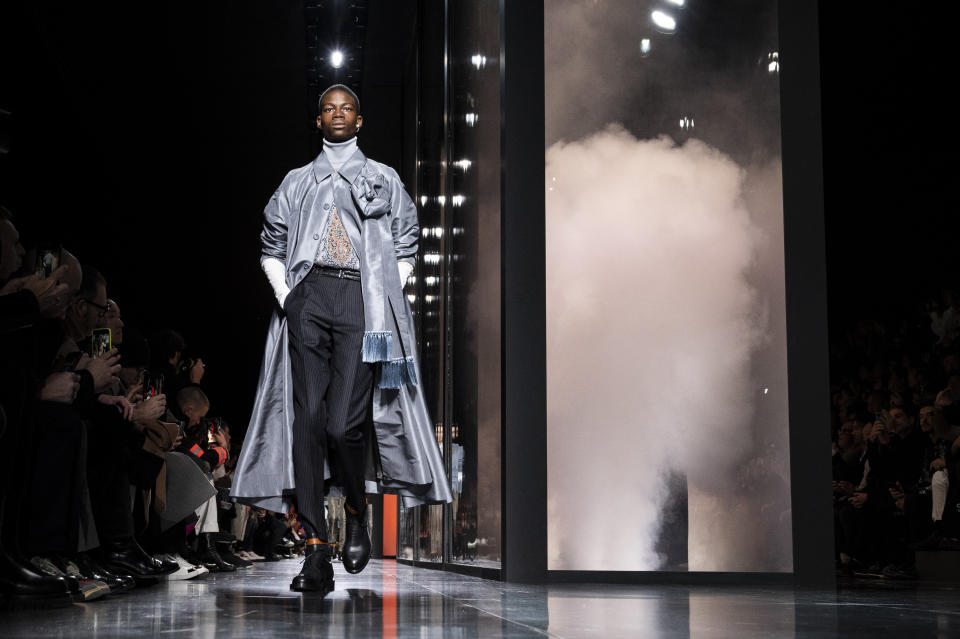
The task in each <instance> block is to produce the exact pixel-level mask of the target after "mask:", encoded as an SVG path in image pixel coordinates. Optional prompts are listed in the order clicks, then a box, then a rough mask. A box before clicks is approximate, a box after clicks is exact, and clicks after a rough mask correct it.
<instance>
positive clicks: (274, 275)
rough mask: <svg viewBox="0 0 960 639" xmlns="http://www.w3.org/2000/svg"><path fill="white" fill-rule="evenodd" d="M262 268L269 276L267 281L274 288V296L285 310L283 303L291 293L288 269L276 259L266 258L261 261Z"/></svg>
mask: <svg viewBox="0 0 960 639" xmlns="http://www.w3.org/2000/svg"><path fill="white" fill-rule="evenodd" d="M260 268H262V269H263V272H264V273H266V274H267V281H268V282H270V286H271V287H273V295H274V297H276V298H277V303H278V304H279V305H280V308H283V301H284V300H285V299H287V295H288V294H289V293H290V288H289V287H288V286H287V267H286V266H284V264H283V262H281V261H280V260H278V259H277V258H275V257H265V258H263V259H262V260H260Z"/></svg>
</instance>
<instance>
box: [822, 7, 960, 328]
mask: <svg viewBox="0 0 960 639" xmlns="http://www.w3.org/2000/svg"><path fill="white" fill-rule="evenodd" d="M819 4H820V9H819V12H820V29H821V37H820V51H821V83H822V97H823V154H824V161H823V168H824V196H825V205H826V209H825V213H826V232H827V251H828V253H827V258H828V267H829V270H828V277H829V294H830V300H829V301H830V320H831V324H832V328H838V327H840V326H843V325H844V324H846V323H848V322H849V321H850V319H851V318H857V317H873V316H882V315H883V314H884V313H886V312H893V313H895V314H898V315H901V316H902V315H903V308H902V306H901V305H902V304H903V303H904V301H907V302H908V303H910V304H913V300H914V299H915V298H916V297H917V296H918V295H920V296H922V295H930V294H935V293H937V292H938V290H939V288H940V287H942V286H946V285H953V286H956V282H957V279H956V278H957V273H958V272H960V269H958V266H960V260H958V257H960V251H958V250H957V249H958V241H957V237H958V236H957V234H956V226H957V225H956V223H955V222H953V220H952V218H953V217H955V208H956V201H957V196H956V193H955V192H954V190H953V189H952V188H951V185H952V182H953V173H954V172H955V170H954V168H953V165H954V164H955V162H954V158H953V156H954V151H953V148H954V145H953V142H954V141H955V139H956V133H955V132H954V131H953V126H952V116H951V115H950V113H949V112H950V108H951V106H950V105H951V101H950V100H949V99H948V98H947V93H948V92H949V91H951V90H952V81H951V80H950V77H951V76H950V72H949V68H950V60H951V59H952V55H953V54H952V47H953V41H954V37H953V34H952V30H953V28H954V27H953V24H952V22H951V21H949V20H944V19H943V16H942V15H941V11H942V9H939V8H938V7H936V6H933V5H931V6H929V7H924V8H923V9H919V10H918V11H917V12H916V13H915V14H914V13H910V14H908V13H905V12H903V11H900V10H898V9H896V8H894V7H893V6H889V7H888V6H887V5H875V6H870V7H865V6H864V5H862V4H858V3H844V2H820V3H819Z"/></svg>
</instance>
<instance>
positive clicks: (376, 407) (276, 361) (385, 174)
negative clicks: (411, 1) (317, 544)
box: [230, 149, 452, 512]
mask: <svg viewBox="0 0 960 639" xmlns="http://www.w3.org/2000/svg"><path fill="white" fill-rule="evenodd" d="M332 206H336V207H337V209H338V210H339V211H340V213H341V215H342V216H343V217H345V218H348V219H344V227H345V228H346V230H347V234H348V236H349V237H350V241H351V243H352V244H353V246H354V249H355V250H356V251H357V252H358V254H359V255H360V261H361V286H362V289H363V301H364V311H365V315H366V318H365V319H366V331H365V334H364V341H365V343H364V351H365V352H364V360H365V361H373V360H371V359H368V358H367V355H368V353H367V352H366V351H367V350H368V344H367V342H368V341H369V340H367V337H368V336H369V335H372V336H378V335H385V336H387V341H385V342H384V341H382V340H381V343H380V348H381V350H383V349H386V353H385V354H384V357H382V358H381V359H386V360H387V361H382V362H381V363H378V364H375V365H376V366H377V368H378V371H377V374H376V377H377V380H378V381H377V383H375V385H374V392H373V394H372V395H373V400H372V401H373V406H372V416H373V418H372V431H368V433H367V435H368V436H367V437H366V441H367V448H368V454H367V470H366V489H367V492H387V493H394V494H398V495H400V496H401V497H402V499H403V502H404V504H405V505H406V506H408V507H410V506H416V505H420V504H429V503H446V502H449V501H451V500H452V495H451V492H450V485H449V482H448V481H447V478H446V473H445V472H444V465H443V459H442V457H441V453H440V449H439V446H438V444H437V440H436V437H435V436H434V428H433V424H432V422H431V420H430V416H429V414H428V412H427V408H426V404H425V403H424V398H423V394H422V389H421V388H420V387H419V386H418V385H417V384H418V380H419V379H420V370H419V360H418V356H417V349H416V343H415V341H414V335H415V332H414V327H413V318H412V314H411V311H410V306H409V304H408V303H407V300H406V297H405V296H404V294H403V289H402V286H401V283H400V276H399V274H398V270H397V261H399V260H408V261H412V260H413V259H414V256H415V255H416V252H417V242H418V238H419V225H418V222H417V211H416V206H415V205H414V204H413V201H412V200H411V199H410V196H409V195H408V194H407V193H406V191H405V190H404V188H403V184H402V182H401V181H400V178H399V176H398V175H397V173H396V171H394V170H393V169H391V168H390V167H388V166H386V165H384V164H380V163H378V162H374V161H373V160H369V159H367V158H366V157H365V156H364V155H363V153H361V152H360V150H359V149H358V150H357V151H356V152H355V153H354V154H353V155H352V156H351V157H350V159H348V160H347V161H346V162H345V163H344V164H343V166H341V167H340V170H339V171H335V170H334V169H333V168H332V166H331V165H330V162H329V161H328V160H327V157H326V156H325V155H324V154H323V153H321V154H320V155H319V156H317V158H316V160H314V161H313V162H312V163H310V164H308V165H306V166H303V167H300V168H298V169H294V170H293V171H291V172H290V173H288V174H287V176H286V177H285V178H284V180H283V182H282V183H281V185H280V188H278V189H277V191H276V193H274V195H273V197H271V199H270V201H269V202H268V203H267V206H266V208H265V209H264V227H263V232H262V234H261V244H262V256H263V257H274V258H277V259H279V260H280V261H281V262H283V263H284V264H285V265H286V282H287V286H289V287H290V290H291V291H292V290H293V289H294V288H295V287H296V286H297V285H298V284H299V283H300V281H301V280H302V279H303V278H304V277H305V276H306V274H307V273H308V272H309V271H310V268H311V267H312V265H313V264H314V262H315V260H316V256H317V254H318V251H319V246H320V237H321V234H322V233H323V229H322V228H321V226H322V224H323V220H324V219H325V218H326V215H325V213H326V212H328V211H329V209H330V207H332ZM321 209H322V210H321ZM375 350H377V349H376V347H371V351H375ZM398 363H399V367H398V366H396V364H398ZM293 417H294V415H293V383H292V378H291V370H290V361H289V352H288V346H287V323H286V318H285V317H284V315H283V313H282V311H281V310H280V309H279V307H277V308H275V310H274V313H273V316H272V318H271V320H270V327H269V330H268V334H267V343H266V348H265V350H264V355H263V364H262V365H261V369H260V380H259V382H258V385H257V392H256V398H255V401H254V406H253V413H252V415H251V418H250V424H249V426H248V428H247V433H246V437H245V438H244V442H243V447H242V450H241V454H240V459H239V461H238V463H237V469H236V472H235V474H234V477H233V482H232V488H231V491H230V495H231V497H233V498H234V500H236V501H239V502H243V503H246V504H250V505H254V506H259V507H261V508H266V509H268V510H272V511H276V512H287V511H288V509H289V505H290V503H291V502H292V500H293V497H294V489H295V483H294V472H293V456H292V446H293ZM324 470H325V477H326V478H328V479H329V478H330V466H329V464H328V463H327V464H325V469H324ZM333 490H334V492H336V490H337V489H336V487H334V488H333Z"/></svg>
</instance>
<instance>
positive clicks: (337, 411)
mask: <svg viewBox="0 0 960 639" xmlns="http://www.w3.org/2000/svg"><path fill="white" fill-rule="evenodd" d="M333 281H334V282H336V283H338V284H339V289H340V291H339V295H337V305H336V307H335V308H334V310H333V353H332V355H333V356H332V359H331V362H330V386H329V388H328V390H327V398H326V400H327V401H326V405H327V442H328V445H329V449H330V455H331V457H332V459H331V461H332V462H333V463H336V464H337V468H338V470H339V472H338V475H339V477H340V480H341V481H342V482H343V487H344V493H345V497H346V503H345V505H344V507H345V508H347V509H348V512H349V510H351V509H352V510H353V511H354V512H361V511H363V510H364V509H365V507H366V503H367V500H366V490H365V489H364V469H365V465H366V457H365V452H366V447H365V441H364V440H365V437H364V428H363V427H364V425H365V423H366V421H367V420H368V419H369V416H370V410H371V396H372V393H373V366H372V365H371V364H368V363H366V362H364V361H363V358H362V356H361V351H362V347H363V331H364V317H363V294H362V291H361V288H360V283H359V282H357V281H352V280H346V279H344V280H333Z"/></svg>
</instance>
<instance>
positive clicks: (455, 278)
mask: <svg viewBox="0 0 960 639" xmlns="http://www.w3.org/2000/svg"><path fill="white" fill-rule="evenodd" d="M448 7H449V11H450V15H449V22H448V24H449V30H450V43H451V44H450V46H451V52H450V60H451V65H450V78H451V79H450V83H451V99H450V103H451V117H450V120H449V122H450V127H451V133H452V135H451V142H450V145H449V154H448V156H447V161H448V163H449V170H450V177H449V184H450V201H449V209H448V211H449V214H448V219H447V224H446V226H445V233H447V234H448V236H449V238H450V247H451V248H450V250H451V254H450V256H449V259H450V274H449V280H448V284H449V306H448V313H449V318H448V323H447V326H448V330H449V335H450V340H449V343H448V346H447V348H448V349H449V350H448V352H449V357H450V362H451V370H452V394H451V395H452V396H451V397H450V402H451V403H450V404H449V410H450V413H449V414H450V415H451V419H450V423H449V431H448V432H449V434H450V442H451V443H450V446H449V447H448V448H449V451H448V455H449V457H448V459H449V460H450V467H451V473H452V483H453V489H454V503H453V507H452V509H451V526H452V534H451V537H450V540H451V541H450V546H451V547H450V551H451V555H450V561H453V562H457V563H472V564H482V565H486V566H490V567H497V568H499V566H500V542H501V540H500V530H501V527H500V470H501V466H500V410H501V409H500V239H501V238H500V133H499V132H500V70H499V64H498V59H499V50H500V22H499V15H500V9H499V3H498V2H497V0H482V1H478V2H452V3H449V5H448Z"/></svg>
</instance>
